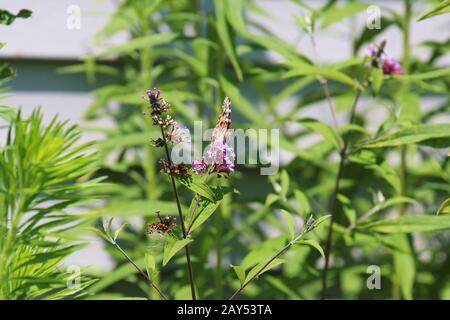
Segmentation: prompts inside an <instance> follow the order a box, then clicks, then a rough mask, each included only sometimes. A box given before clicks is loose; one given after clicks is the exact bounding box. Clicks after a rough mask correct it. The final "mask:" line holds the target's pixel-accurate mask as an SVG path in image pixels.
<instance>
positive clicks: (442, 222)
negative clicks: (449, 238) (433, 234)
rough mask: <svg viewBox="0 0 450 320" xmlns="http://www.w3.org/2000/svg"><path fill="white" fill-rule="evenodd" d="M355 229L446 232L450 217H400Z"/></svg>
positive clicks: (384, 231) (382, 231)
mask: <svg viewBox="0 0 450 320" xmlns="http://www.w3.org/2000/svg"><path fill="white" fill-rule="evenodd" d="M357 229H360V230H369V231H375V232H380V233H410V232H426V231H441V230H448V229H450V215H443V216H436V215H411V216H401V217H398V218H395V219H388V220H381V221H376V222H371V223H365V224H360V225H358V226H357Z"/></svg>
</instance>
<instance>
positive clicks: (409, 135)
mask: <svg viewBox="0 0 450 320" xmlns="http://www.w3.org/2000/svg"><path fill="white" fill-rule="evenodd" d="M449 138H450V126H449V125H448V124H445V123H442V124H420V125H414V126H411V127H408V128H404V129H400V130H398V131H397V132H395V133H391V134H386V135H383V136H381V137H379V138H376V139H374V140H370V141H366V142H364V143H362V144H359V145H357V147H359V148H386V147H397V146H401V145H405V144H412V143H422V144H427V145H431V146H435V147H441V146H442V147H448V146H450V140H449Z"/></svg>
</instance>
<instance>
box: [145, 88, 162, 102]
mask: <svg viewBox="0 0 450 320" xmlns="http://www.w3.org/2000/svg"><path fill="white" fill-rule="evenodd" d="M146 93H147V96H148V97H149V98H150V99H151V100H158V99H159V96H160V95H161V91H159V90H156V89H152V90H147V91H146Z"/></svg>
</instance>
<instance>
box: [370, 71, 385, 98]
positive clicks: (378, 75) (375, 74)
mask: <svg viewBox="0 0 450 320" xmlns="http://www.w3.org/2000/svg"><path fill="white" fill-rule="evenodd" d="M383 79H384V76H383V70H381V68H372V72H371V75H370V82H371V84H372V90H373V92H374V93H375V94H378V93H379V92H380V89H381V86H382V84H383Z"/></svg>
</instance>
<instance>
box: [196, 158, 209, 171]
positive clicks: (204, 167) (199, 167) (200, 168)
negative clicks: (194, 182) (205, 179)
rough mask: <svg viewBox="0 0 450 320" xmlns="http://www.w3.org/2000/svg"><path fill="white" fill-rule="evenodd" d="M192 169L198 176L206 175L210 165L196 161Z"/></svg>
mask: <svg viewBox="0 0 450 320" xmlns="http://www.w3.org/2000/svg"><path fill="white" fill-rule="evenodd" d="M192 169H193V170H194V172H195V173H196V174H204V173H206V171H207V169H208V164H207V163H206V162H205V160H194V161H192Z"/></svg>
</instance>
